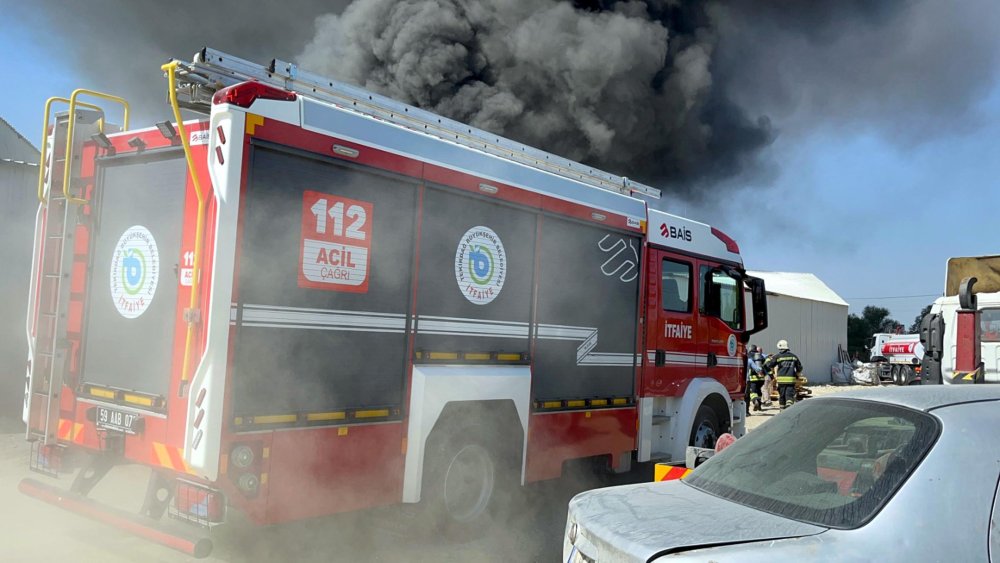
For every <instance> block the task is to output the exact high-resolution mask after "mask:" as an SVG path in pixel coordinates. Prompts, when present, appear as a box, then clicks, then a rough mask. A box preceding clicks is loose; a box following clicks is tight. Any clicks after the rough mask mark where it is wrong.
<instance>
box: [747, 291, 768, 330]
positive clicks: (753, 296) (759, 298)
mask: <svg viewBox="0 0 1000 563" xmlns="http://www.w3.org/2000/svg"><path fill="white" fill-rule="evenodd" d="M744 283H746V285H747V288H749V289H750V301H751V305H752V307H753V328H750V329H748V330H747V331H746V336H747V337H749V336H750V335H751V334H756V333H758V332H760V331H762V330H764V329H765V328H767V290H766V289H765V288H764V280H763V279H761V278H755V277H753V276H746V278H744Z"/></svg>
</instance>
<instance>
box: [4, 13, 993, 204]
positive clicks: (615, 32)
mask: <svg viewBox="0 0 1000 563" xmlns="http://www.w3.org/2000/svg"><path fill="white" fill-rule="evenodd" d="M12 11H13V13H14V15H15V17H20V18H21V19H22V20H24V21H25V23H26V24H36V25H37V26H38V28H39V29H45V30H52V31H54V32H55V33H54V36H55V37H57V38H59V41H61V42H62V43H63V44H64V46H68V47H70V48H68V49H66V51H68V52H69V53H70V56H71V57H74V58H75V59H76V61H77V62H79V63H82V64H83V66H81V67H80V68H82V69H84V70H85V72H87V78H88V80H89V85H92V86H96V87H101V88H105V89H110V90H116V91H124V92H125V93H127V94H129V95H130V96H132V97H133V98H135V99H138V100H140V103H139V110H140V114H143V113H145V114H146V115H155V116H157V117H158V118H162V117H163V116H166V115H167V113H166V110H165V108H164V107H163V106H162V100H163V99H164V92H163V89H164V85H163V83H162V81H161V80H159V79H158V78H157V75H158V74H159V71H158V65H159V64H160V63H161V62H163V61H164V60H166V59H167V58H169V57H185V58H186V57H189V56H190V55H191V53H193V52H194V50H196V49H198V48H200V47H201V46H203V45H206V44H207V45H211V46H213V47H217V48H220V49H223V50H227V51H229V52H231V53H233V54H235V55H238V56H241V57H243V58H247V59H251V60H258V61H261V62H266V61H267V60H268V59H269V58H271V57H279V58H283V59H291V60H297V61H298V62H299V63H300V64H301V66H302V67H303V68H307V69H309V70H313V71H316V72H321V73H324V74H329V75H332V76H335V77H338V78H340V79H343V80H346V81H350V82H353V83H356V84H359V85H362V86H364V87H367V88H370V89H372V90H375V91H378V92H380V93H383V94H387V95H390V96H392V97H394V98H397V99H400V100H401V101H405V102H408V103H411V104H415V105H418V106H421V107H424V108H426V109H430V110H432V111H436V112H439V113H442V114H444V115H447V116H449V117H452V118H455V119H457V120H460V121H465V122H469V123H471V124H474V125H476V126H478V127H481V128H484V129H487V130H489V131H492V132H495V133H499V134H502V135H505V136H509V137H511V138H514V139H516V140H519V141H521V142H524V143H527V144H530V145H534V146H538V147H540V148H543V149H546V150H549V151H551V152H555V153H557V154H560V155H563V156H566V157H569V158H572V159H576V160H582V161H585V162H587V163H590V164H593V165H595V166H599V167H601V168H604V169H607V170H609V171H612V172H615V173H618V174H624V175H628V176H630V177H633V178H636V179H639V180H642V181H645V182H647V183H652V184H656V185H659V186H663V187H666V188H667V189H668V191H670V192H672V193H674V194H678V195H685V196H687V197H689V198H691V199H701V198H703V197H704V196H705V194H708V193H714V192H715V191H717V190H718V189H720V187H723V188H732V187H733V186H740V185H746V184H747V183H754V184H758V185H759V184H760V183H761V182H760V176H761V174H762V172H763V173H765V174H766V173H768V172H769V170H770V168H769V166H770V165H771V164H773V163H777V164H778V165H780V155H774V154H769V151H767V150H766V149H767V147H769V146H770V145H771V143H772V142H773V140H774V139H775V138H776V137H777V136H778V135H779V134H781V135H798V134H802V133H806V134H807V133H808V132H810V131H812V130H815V129H816V128H817V127H827V126H835V127H856V128H864V129H871V130H874V131H875V132H877V133H880V134H885V135H887V136H888V137H890V138H892V139H897V140H899V141H900V142H902V143H914V142H920V141H922V140H924V139H928V138H933V137H934V136H935V135H938V134H940V133H941V132H942V131H952V130H955V129H962V128H969V127H974V126H975V124H976V105H977V103H978V101H979V100H981V99H982V97H983V96H984V95H985V94H986V93H987V92H988V90H989V88H990V87H991V86H992V85H993V83H994V80H995V77H996V70H997V69H996V67H997V53H998V47H1000V42H997V41H995V40H994V39H993V35H994V30H995V29H997V28H998V24H1000V21H998V17H997V16H998V14H1000V3H996V2H993V1H991V0H969V1H968V2H966V3H963V4H962V5H961V6H957V5H951V4H950V3H943V2H937V1H936V0H891V1H890V0H844V1H842V2H791V1H785V0H747V1H744V2H693V1H684V0H648V1H645V2H643V1H614V0H577V1H575V2H570V1H562V0H535V1H533V2H520V1H517V0H494V1H487V0H403V1H391V0H354V1H353V2H351V3H349V4H348V3H347V2H346V0H345V1H341V2H330V1H321V0H306V1H301V2H285V3H280V4H279V3H253V2H232V1H229V0H221V1H217V2H194V1H191V0H179V1H175V2H171V3H169V4H165V3H159V2H141V1H137V2H128V3H121V2H115V1H113V0H95V1H92V2H87V3H83V2H75V3H67V4H64V3H62V2H56V1H55V0H43V1H41V2H37V3H33V4H15V5H13V6H12ZM175 22H176V25H175V24H174V23H175ZM52 36H53V34H49V35H47V36H44V37H43V36H39V41H46V42H51V37H52ZM59 41H57V42H55V43H52V44H53V45H54V46H56V45H59ZM54 49H55V47H54Z"/></svg>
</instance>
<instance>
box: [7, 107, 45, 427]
mask: <svg viewBox="0 0 1000 563" xmlns="http://www.w3.org/2000/svg"><path fill="white" fill-rule="evenodd" d="M37 182H38V149H36V148H35V147H34V146H33V145H32V144H31V143H30V142H29V141H28V140H27V139H25V138H24V137H23V136H22V135H21V134H20V133H18V132H17V131H15V130H14V128H13V127H12V126H11V125H10V124H9V123H7V122H6V121H4V120H3V119H2V118H0V241H2V244H0V423H2V424H7V423H9V422H13V421H19V420H20V418H21V405H22V402H23V398H24V374H25V361H26V360H27V357H28V344H27V340H26V338H25V334H24V327H25V314H26V307H27V305H26V304H27V297H28V278H29V277H30V276H31V248H32V246H31V245H32V238H33V236H34V225H35V211H36V210H37V209H38V200H37V198H36V195H35V194H36V187H37Z"/></svg>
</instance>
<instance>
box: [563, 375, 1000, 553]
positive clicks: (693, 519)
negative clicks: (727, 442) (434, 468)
mask: <svg viewBox="0 0 1000 563" xmlns="http://www.w3.org/2000/svg"><path fill="white" fill-rule="evenodd" d="M998 429H1000V385H949V386H919V387H902V388H892V389H887V388H882V389H872V390H865V391H856V392H848V393H843V394H840V395H834V396H827V397H822V398H814V399H810V400H809V401H806V402H803V403H798V404H796V405H795V406H794V407H792V408H791V409H789V410H787V411H785V412H783V413H781V414H780V415H779V416H776V417H774V418H773V419H772V420H769V421H768V422H766V423H765V424H763V425H762V426H761V427H760V428H758V429H757V430H755V431H753V432H751V433H750V434H749V435H747V436H746V437H744V438H741V439H739V440H737V441H736V442H735V443H734V444H733V445H732V446H730V447H729V448H726V449H725V450H723V451H722V452H721V453H719V454H718V455H716V456H714V457H712V458H711V459H709V460H708V461H706V462H705V463H704V464H703V465H701V466H700V467H698V468H697V469H695V470H694V471H693V472H692V473H691V474H689V475H688V476H686V477H684V479H683V480H677V481H669V482H663V483H647V484H639V485H627V486H622V487H611V488H607V489H599V490H594V491H588V492H584V493H581V494H579V495H577V496H576V497H574V498H573V500H571V501H570V504H569V515H568V518H567V524H566V532H565V537H564V544H563V545H564V549H563V559H564V561H567V562H599V563H605V562H618V561H628V562H633V561H635V562H656V563H666V562H687V561H718V562H723V561H738V562H739V563H747V562H749V561H768V562H776V561H880V562H885V561H946V562H952V561H955V562H957V561H962V562H968V561H1000V524H991V522H992V519H993V515H994V513H995V514H997V515H998V518H1000V510H998V509H1000V497H998V495H997V491H998V483H1000V438H998Z"/></svg>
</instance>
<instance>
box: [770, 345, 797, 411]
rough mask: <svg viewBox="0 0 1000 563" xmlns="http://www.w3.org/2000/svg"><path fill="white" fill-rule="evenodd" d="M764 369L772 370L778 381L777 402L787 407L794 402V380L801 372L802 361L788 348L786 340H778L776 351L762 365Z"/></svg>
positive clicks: (782, 407)
mask: <svg viewBox="0 0 1000 563" xmlns="http://www.w3.org/2000/svg"><path fill="white" fill-rule="evenodd" d="M764 369H765V370H767V371H772V370H773V372H774V378H775V379H776V380H777V382H778V404H779V405H780V406H781V409H782V410H784V409H787V408H788V407H790V406H792V405H794V404H795V380H796V378H797V377H798V376H799V374H800V373H802V362H800V361H799V357H798V356H796V355H795V354H793V353H792V351H791V350H789V349H788V341H787V340H779V341H778V353H777V354H776V355H775V356H774V357H772V358H771V359H770V360H768V361H767V363H766V364H765V365H764Z"/></svg>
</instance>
